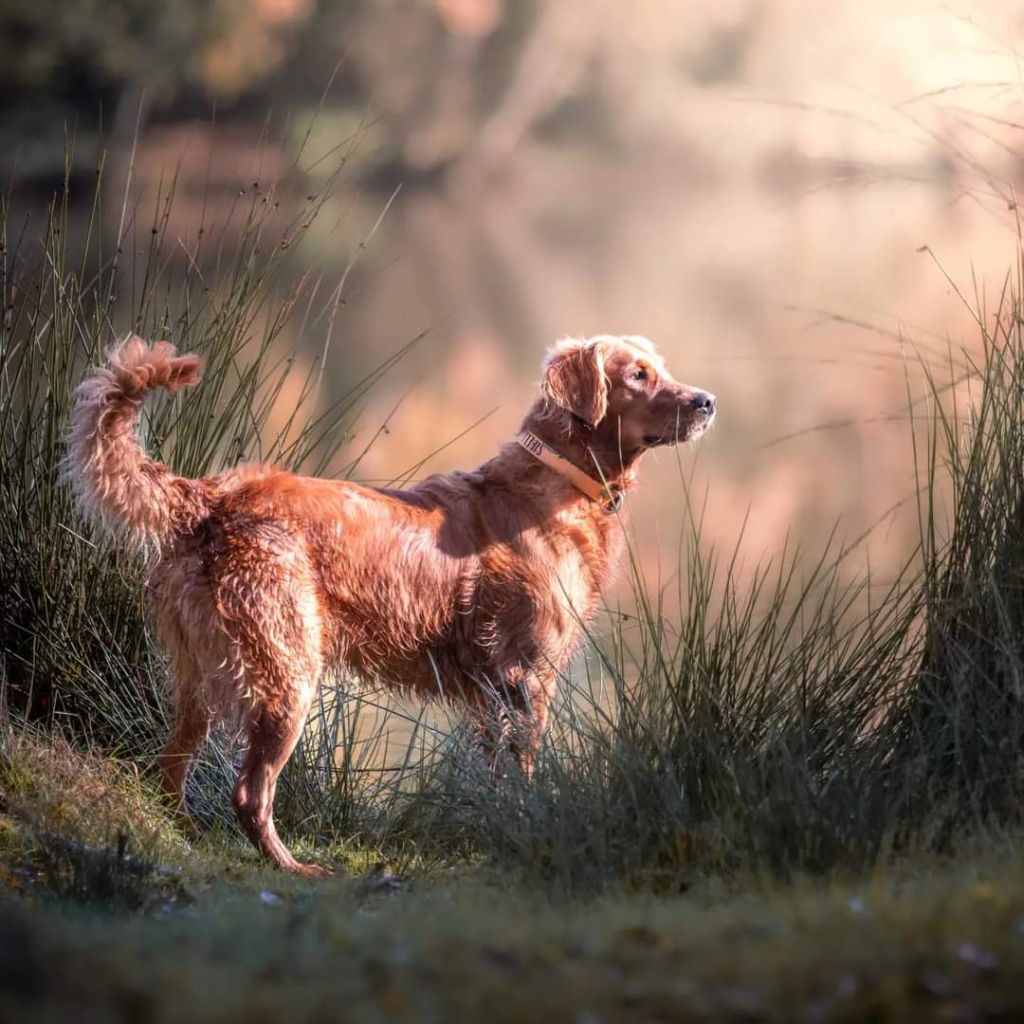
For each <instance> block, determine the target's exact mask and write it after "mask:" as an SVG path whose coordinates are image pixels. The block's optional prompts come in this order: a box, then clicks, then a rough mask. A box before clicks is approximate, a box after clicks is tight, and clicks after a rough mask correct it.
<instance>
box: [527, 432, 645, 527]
mask: <svg viewBox="0 0 1024 1024" xmlns="http://www.w3.org/2000/svg"><path fill="white" fill-rule="evenodd" d="M516 441H518V442H519V444H520V445H521V446H522V447H523V448H525V449H526V450H527V451H528V452H529V453H530V454H531V455H532V456H533V457H534V458H535V459H536V460H537V461H538V462H542V463H543V464H544V465H545V466H547V467H548V469H553V470H554V471H555V472H556V473H559V474H560V475H561V476H564V477H565V479H566V480H568V481H569V483H571V484H572V485H573V487H575V488H576V490H577V491H580V492H581V493H583V494H585V495H586V496H587V497H588V498H590V500H591V501H599V502H600V503H601V507H602V508H603V509H604V510H605V512H608V513H609V514H610V513H612V512H618V511H619V509H621V508H622V504H623V502H624V501H625V500H626V492H625V490H624V489H623V488H622V487H619V486H617V485H615V484H604V483H602V482H601V481H600V480H595V479H594V478H593V477H592V476H588V475H587V474H586V473H584V472H583V470H582V469H580V468H579V466H577V465H575V464H573V463H572V462H570V461H569V460H568V459H567V458H565V457H564V456H562V455H559V454H558V452H556V451H555V449H554V448H552V447H551V446H550V445H547V444H545V443H544V442H543V441H542V440H541V439H540V438H539V437H537V435H536V434H531V433H530V431H529V430H523V431H521V432H520V434H519V436H518V437H517V438H516Z"/></svg>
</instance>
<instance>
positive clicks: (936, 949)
mask: <svg viewBox="0 0 1024 1024" xmlns="http://www.w3.org/2000/svg"><path fill="white" fill-rule="evenodd" d="M2 778H3V790H2V792H3V806H4V813H3V815H2V817H0V886H2V889H3V895H2V897H0V992H2V1006H3V1014H2V1016H3V1019H5V1020H9V1021H22V1020H24V1021H33V1022H41V1021H64V1020H71V1019H75V1020H85V1019H89V1020H147V1021H150V1020H151V1021H161V1020H168V1021H170V1020H175V1021H180V1020H189V1021H193V1020H195V1021H198V1020H227V1019H245V1020H247V1021H262V1020H266V1021H281V1020H333V1019H337V1020H366V1021H385V1020H402V1021H406V1020H409V1021H419V1020H423V1021H435V1020H436V1021H442V1020H444V1021H447V1020H483V1019H487V1020H494V1021H526V1020H568V1021H581V1022H586V1021H608V1020H624V1021H625V1020H690V1019H692V1020H706V1019H726V1020H747V1021H754V1020H778V1021H792V1020H900V1021H908V1020H932V1019H934V1020H965V1021H966V1020H1019V1019H1021V1018H1022V1017H1024V990H1022V988H1021V986H1020V978H1021V977H1022V976H1024V865H1022V864H1021V863H1020V860H1019V857H1018V856H1017V855H1016V848H1015V844H1014V843H1013V841H1012V840H1010V839H1005V840H995V839H993V840H991V841H990V842H989V843H988V844H987V845H986V846H985V848H984V849H974V850H970V851H964V853H963V855H961V856H960V857H957V858H949V859H932V860H927V861H925V860H915V861H913V862H900V861H896V862H894V863H893V864H892V865H890V866H889V867H888V868H885V869H880V870H875V871H874V872H873V873H872V874H871V875H870V876H867V877H846V878H838V877H832V878H825V879H816V880H809V879H797V880H795V881H792V882H790V883H788V884H785V885H782V884H780V883H778V882H777V881H767V880H763V879H759V878H755V877H748V878H745V879H733V880H732V881H730V882H728V883H725V882H722V881H715V880H712V879H707V880H704V881H698V882H696V883H695V884H693V885H692V886H691V888H690V889H689V890H688V891H686V892H685V893H682V894H681V895H677V896H672V897H656V896H652V895H650V894H642V893H632V894H630V893H625V892H623V893H619V894H613V895H606V896H603V897H600V898H592V899H587V900H582V899H578V898H576V899H573V898H569V897H566V896H564V895H562V894H560V893H559V892H555V891H552V890H551V889H549V888H545V886H543V885H535V884H532V883H531V881H530V880H529V879H528V878H517V879H514V880H513V879H509V878H507V877H504V876H502V875H499V874H497V873H496V872H495V871H494V869H493V868H490V867H488V866H486V865H470V864H466V865H457V866H454V867H450V868H449V869H447V870H443V871H442V870H439V869H437V868H431V869H426V868H424V870H423V871H421V872H416V871H414V872H412V873H411V874H409V875H407V876H406V877H405V878H403V879H402V881H401V883H400V884H398V883H395V882H394V881H393V880H392V879H389V878H388V877H387V876H386V870H387V868H386V866H384V865H380V864H376V863H375V861H374V854H373V853H372V851H369V852H368V851H357V852H355V853H353V852H352V851H348V852H347V853H346V850H345V848H344V847H338V848H337V849H331V850H329V851H326V853H325V852H324V851H320V852H321V855H322V856H324V857H325V858H326V859H334V860H335V861H336V862H337V861H339V860H344V861H345V864H344V868H343V870H342V872H341V873H340V874H339V875H338V876H337V877H334V878H331V879H327V880H323V881H317V882H306V881H301V880H297V879H293V878H290V877H287V876H284V875H281V874H279V873H277V872H274V871H271V870H269V869H267V868H266V867H265V866H263V865H262V864H261V863H260V862H259V861H258V860H257V859H256V858H255V857H254V856H253V855H252V854H251V852H250V851H249V849H248V848H247V847H246V846H245V845H244V843H243V841H242V840H241V839H240V838H239V837H238V836H236V835H234V834H232V833H230V832H227V831H224V830H221V831H215V832H213V833H210V834H207V835H206V836H204V837H203V838H202V839H201V840H200V841H198V842H197V843H196V844H194V845H190V844H188V843H186V842H185V841H184V839H182V838H181V837H180V836H179V834H178V833H177V831H176V830H175V828H174V825H173V822H172V821H171V820H170V818H169V816H168V815H167V814H166V813H165V812H164V810H163V808H162V807H161V806H160V804H159V801H158V800H157V799H156V798H155V796H154V795H153V794H152V793H151V792H150V790H149V788H148V786H147V785H146V783H145V781H144V780H142V779H140V778H139V777H138V775H137V774H136V773H134V772H132V771H131V770H129V769H128V768H127V767H126V766H124V765H120V764H117V763H116V762H112V761H108V760H104V759H103V758H100V757H98V756H95V757H94V756H88V755H85V756H83V755H80V754H77V753H75V751H74V750H73V749H72V748H71V747H70V746H68V745H65V744H61V743H59V742H58V743H56V744H54V743H53V742H52V740H49V739H48V740H46V741H44V740H42V739H39V738H33V737H29V736H25V735H17V734H11V735H10V737H9V740H8V742H7V743H6V746H5V753H4V757H3V770H2ZM61 796H62V798H60V799H58V797H61ZM57 828H64V829H66V830H67V836H68V838H69V840H73V842H74V843H80V844H81V848H82V849H89V850H93V849H96V847H92V846H90V845H89V843H90V841H92V842H95V843H97V844H100V845H102V844H103V843H105V842H108V841H109V837H111V836H117V835H128V836H131V837H133V838H131V839H130V840H129V850H128V853H129V854H131V852H132V851H133V850H134V852H135V853H137V854H138V855H139V857H140V858H143V859H144V860H145V861H147V862H148V863H152V864H159V865H160V866H161V867H163V868H175V869H177V872H176V873H166V872H154V873H152V874H151V875H147V876H146V877H145V879H143V880H142V881H141V882H140V881H138V880H137V879H136V880H132V879H129V880H128V882H127V883H126V884H127V885H128V887H129V888H128V895H129V896H130V897H131V898H130V899H121V898H119V897H120V896H121V895H123V894H122V893H120V891H119V890H116V889H115V891H114V893H113V896H111V894H110V892H109V891H106V890H105V891H104V893H105V894H104V895H103V896H102V898H101V895H100V893H99V891H97V892H90V891H88V890H85V891H77V892H74V891H71V890H70V889H62V888H61V887H60V875H59V872H58V873H57V875H56V876H55V875H54V874H53V872H52V871H48V870H47V868H46V866H45V862H46V856H47V854H46V851H45V849H44V846H45V843H43V842H41V840H40V838H39V836H40V834H41V833H48V832H50V831H51V830H54V829H57ZM298 845H299V846H301V843H299V844H298ZM83 856H86V855H85V854H83Z"/></svg>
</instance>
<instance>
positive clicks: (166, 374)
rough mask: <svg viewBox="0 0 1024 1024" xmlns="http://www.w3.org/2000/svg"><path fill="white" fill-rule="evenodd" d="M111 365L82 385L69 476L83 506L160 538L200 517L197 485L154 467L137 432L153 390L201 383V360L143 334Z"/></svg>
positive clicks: (111, 356) (142, 536)
mask: <svg viewBox="0 0 1024 1024" xmlns="http://www.w3.org/2000/svg"><path fill="white" fill-rule="evenodd" d="M107 360H108V363H109V365H108V366H105V367H102V368H100V369H98V370H96V371H95V372H94V373H93V374H92V375H91V376H89V377H87V378H86V379H85V380H84V381H83V382H82V383H81V384H80V385H79V386H78V391H77V394H76V398H75V406H74V409H73V410H72V413H71V426H70V432H69V437H68V454H67V472H68V475H69V477H70V478H71V481H72V483H73V485H74V488H75V491H76V493H77V496H78V501H79V505H80V506H81V507H82V508H83V509H84V510H85V511H87V512H89V513H91V514H95V515H98V516H99V517H100V518H102V520H103V521H104V522H105V523H107V524H108V525H110V526H111V527H115V528H117V527H119V528H121V529H123V530H125V531H127V532H128V533H130V534H132V535H133V536H134V537H135V538H137V539H138V540H146V539H152V540H156V539H159V538H161V537H165V536H167V535H168V534H169V533H171V532H172V531H174V530H175V529H180V528H181V527H182V526H184V525H185V524H186V523H187V522H189V521H194V520H195V519H197V518H199V517H200V516H201V514H202V507H203V506H204V505H205V502H204V496H203V491H202V488H201V486H200V484H199V482H198V481H195V480H187V479H185V478H184V477H179V476H175V475H174V474H173V473H172V472H171V471H170V470H169V469H168V468H167V467H166V466H165V465H163V464H162V463H160V462H155V461H153V460H152V459H151V458H150V457H149V456H148V455H147V454H146V452H145V451H144V450H143V448H142V446H141V445H140V443H139V439H138V436H137V434H136V427H137V424H138V419H139V412H140V410H141V409H142V402H143V400H144V399H145V397H146V395H147V393H148V392H150V391H152V390H154V389H155V388H166V389H167V390H168V391H177V390H178V388H181V387H188V386H189V385H192V384H195V383H197V382H198V380H199V376H200V370H201V369H202V360H201V359H200V358H199V356H196V355H185V356H179V355H178V353H177V351H176V349H175V348H174V346H173V345H172V344H170V343H169V342H166V341H158V342H156V343H155V344H154V345H152V346H150V345H147V344H146V343H145V342H144V341H143V340H142V339H141V338H139V337H138V336H137V335H132V336H131V337H130V338H128V339H127V341H125V342H123V343H122V344H121V345H119V346H118V347H116V348H114V349H112V350H111V351H110V352H109V353H108V354H107Z"/></svg>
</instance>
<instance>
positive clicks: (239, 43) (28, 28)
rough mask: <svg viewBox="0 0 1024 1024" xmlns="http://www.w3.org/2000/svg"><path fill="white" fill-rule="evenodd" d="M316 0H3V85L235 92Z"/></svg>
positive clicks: (273, 58)
mask: <svg viewBox="0 0 1024 1024" xmlns="http://www.w3.org/2000/svg"><path fill="white" fill-rule="evenodd" d="M312 11H313V3H312V0H176V2H175V3H153V2H152V0H74V2H68V0H6V2H5V3H4V4H2V5H0V83H2V84H3V85H4V87H5V89H6V90H7V92H8V95H10V93H11V91H12V90H14V91H17V90H22V89H30V88H32V87H46V88H47V89H50V90H59V89H61V88H62V87H66V86H69V85H74V84H80V83H82V81H83V80H86V81H89V80H91V81H92V82H94V83H95V84H96V86H97V87H98V88H99V87H102V86H111V85H113V86H116V85H119V84H123V83H125V82H139V81H141V82H143V83H144V84H145V87H146V88H147V89H152V90H154V91H155V92H156V93H157V94H164V95H168V94H173V93H174V92H175V91H176V90H177V89H179V88H181V87H182V86H185V85H189V86H199V87H201V88H202V89H203V90H204V91H206V92H209V93H212V94H215V95H226V96H229V97H234V96H236V95H238V93H240V92H241V91H242V90H243V89H245V88H246V87H247V86H248V85H250V84H251V83H252V82H253V81H254V80H255V79H258V78H259V77H262V76H264V75H266V74H267V73H268V72H269V71H271V70H273V68H274V67H275V66H276V65H277V64H278V63H280V61H281V60H282V59H283V58H284V57H285V56H286V54H287V46H286V44H287V35H288V33H289V31H290V30H291V29H294V28H295V27H296V26H298V25H299V24H301V23H302V22H303V21H305V19H306V18H308V17H309V15H310V14H311V13H312Z"/></svg>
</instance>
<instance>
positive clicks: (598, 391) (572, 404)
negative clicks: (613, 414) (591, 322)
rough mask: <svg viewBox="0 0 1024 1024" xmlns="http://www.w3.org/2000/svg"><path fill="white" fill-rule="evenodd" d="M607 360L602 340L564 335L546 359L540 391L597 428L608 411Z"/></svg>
mask: <svg viewBox="0 0 1024 1024" xmlns="http://www.w3.org/2000/svg"><path fill="white" fill-rule="evenodd" d="M604 360H605V346H604V344H603V343H602V342H599V341H585V340H583V339H580V338H562V339H560V340H559V341H558V342H556V343H555V345H554V347H553V348H552V349H551V350H550V351H549V352H548V354H547V356H546V357H545V359H544V381H543V383H542V384H541V390H542V391H543V393H544V395H545V396H546V397H547V398H548V399H549V400H550V401H552V402H554V403H555V405H557V406H560V407H561V408H562V409H568V411H569V412H571V413H573V414H574V415H576V416H579V418H580V419H581V420H583V421H584V423H589V424H590V426H592V427H596V426H597V425H598V423H600V422H601V420H603V419H604V417H605V413H606V412H607V411H608V378H607V377H606V376H605V372H604Z"/></svg>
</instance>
